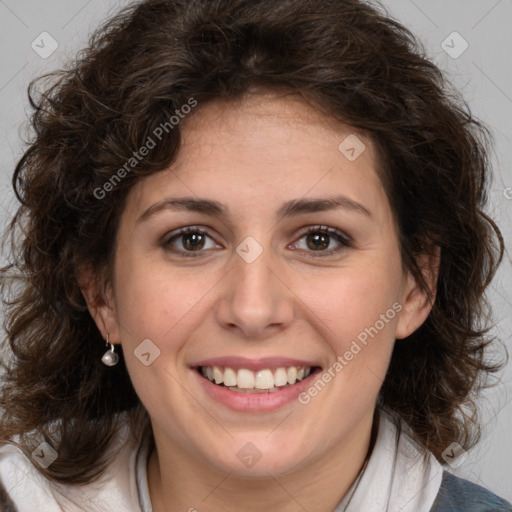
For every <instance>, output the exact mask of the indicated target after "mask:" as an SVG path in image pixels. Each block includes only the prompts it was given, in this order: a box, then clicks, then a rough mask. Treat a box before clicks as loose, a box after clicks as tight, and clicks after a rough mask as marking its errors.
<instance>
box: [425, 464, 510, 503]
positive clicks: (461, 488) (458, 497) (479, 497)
mask: <svg viewBox="0 0 512 512" xmlns="http://www.w3.org/2000/svg"><path fill="white" fill-rule="evenodd" d="M511 511H512V505H511V504H510V503H508V502H507V501H505V500H504V499H502V498H500V497H499V496H496V494H494V493H492V492H491V491H488V490H487V489H484V488H483V487H480V486H479V485H476V484H474V483H472V482H470V481H468V480H464V479H463V478H459V477H457V476H455V475H452V474H451V473H448V472H447V471H445V472H444V473H443V480H442V482H441V487H440V489H439V493H438V495H437V498H436V501H435V502H434V505H433V507H432V509H431V512H511Z"/></svg>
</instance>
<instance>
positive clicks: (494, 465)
mask: <svg viewBox="0 0 512 512" xmlns="http://www.w3.org/2000/svg"><path fill="white" fill-rule="evenodd" d="M125 3H126V2H123V1H120V0H117V1H115V0H107V1H100V0H89V1H87V0H66V1H64V0H45V1H28V0H0V49H1V50H0V52H1V53H0V222H1V223H2V224H1V225H5V223H6V222H7V219H8V218H9V217H10V215H11V214H12V212H13V211H14V209H15V207H16V201H15V199H14V195H13V192H12V189H11V185H10V179H11V175H12V171H13V168H14V165H15V162H16V161H17V160H18V158H19V157H20V156H21V152H22V148H23V146H22V143H21V140H22V139H23V138H25V137H26V134H27V124H26V113H27V112H28V108H27V105H28V103H27V98H26V87H27V85H28V83H29V81H30V80H31V79H32V78H34V77H35V76H38V75H41V74H42V73H44V72H47V71H51V70H55V69H57V68H58V67H59V66H61V64H62V63H63V62H65V61H66V60H67V59H69V58H72V57H73V55H74V53H75V52H76V51H77V50H78V49H79V48H80V47H82V46H84V45H85V44H86V41H87V37H88V34H89V33H90V32H91V31H92V30H93V29H94V27H95V26H97V24H98V23H99V22H100V21H101V20H102V19H104V18H105V16H107V15H108V14H109V13H113V12H115V10H116V9H117V8H118V7H120V6H122V5H125ZM383 4H384V5H385V6H386V7H387V8H388V9H389V11H390V12H391V14H392V15H393V16H395V17H396V18H397V19H399V20H400V21H401V22H402V23H403V24H405V25H406V26H407V27H409V28H410V29H411V30H412V31H413V32H414V33H415V34H416V35H417V36H419V38H420V39H421V40H422V41H423V42H424V44H425V46H426V49H427V53H428V54H429V55H430V56H431V58H432V59H433V60H434V62H435V63H436V64H437V65H438V66H440V67H441V68H442V69H443V70H444V71H445V72H446V73H447V76H448V77H449V79H450V80H451V81H452V83H453V84H454V85H455V86H456V87H457V88H458V89H459V90H461V91H462V93H463V95H464V97H465V98H466V99H467V100H468V101H469V103H470V105H471V108H472V111H473V113H474V114H475V115H476V116H477V117H479V118H480V119H481V120H483V121H484V122H485V123H486V124H487V125H488V126H490V128H491V130H492V132H493V135H494V137H495V141H496V145H495V153H494V155H493V165H494V172H495V177H494V182H493V185H492V192H491V195H490V200H491V204H490V207H489V213H490V214H491V215H492V216H494V217H495V218H496V219H497V222H498V224H499V226H500V228H501V230H502V232H503V235H504V237H505V242H506V244H507V248H508V249H510V247H511V239H512V222H511V218H512V165H511V164H512V151H511V149H512V148H511V142H512V122H511V118H512V58H511V52H512V30H511V29H510V25H511V23H512V0H428V1H427V0H383ZM43 32H47V33H49V34H50V35H51V36H52V37H53V38H54V39H55V41H56V42H57V44H58V47H57V49H56V50H55V52H54V53H52V54H51V55H50V56H48V57H47V58H42V57H41V56H40V55H39V54H38V53H36V51H34V49H32V47H31V45H32V43H33V41H35V43H34V44H39V48H40V49H39V51H40V52H41V51H43V50H49V49H50V48H51V46H50V40H49V39H48V38H47V36H40V34H41V33H43ZM453 32H458V33H459V34H460V35H461V36H462V38H463V39H460V38H459V36H457V35H453ZM42 38H43V42H41V39H42ZM443 41H445V43H444V44H443ZM464 41H466V42H467V44H468V48H467V50H466V51H465V52H464V53H462V54H461V55H460V56H458V55H457V54H458V53H460V52H461V50H462V49H463V48H464V46H465V43H464ZM443 46H444V48H446V50H447V51H448V52H450V53H451V54H452V55H451V56H450V55H449V54H448V53H447V52H446V51H445V50H444V49H443ZM43 47H44V48H43ZM450 47H451V48H450ZM454 57H457V58H454ZM509 187H510V188H509ZM510 257H511V254H510V251H509V250H508V251H507V254H506V256H505V260H504V262H503V264H502V266H501V270H500V271H499V273H498V275H497V277H496V279H495V280H494V282H493V284H492V285H491V290H490V298H491V301H492V304H493V307H494V310H495V323H496V327H495V328H494V330H493V332H494V333H495V334H496V335H497V336H499V337H500V338H501V339H502V340H503V341H504V343H505V344H506V345H507V347H508V348H509V349H510V346H511V341H512V340H511V338H512V337H511V333H512V314H511V313H512V261H511V259H510ZM511 381H512V361H511V362H510V364H509V365H508V367H507V368H506V370H505V371H504V372H502V373H501V374H500V375H499V382H498V383H497V384H496V386H494V387H493V388H492V389H490V390H488V391H487V392H486V395H485V396H484V397H482V399H481V410H482V418H483V425H484V429H483V437H482V440H481V442H480V443H479V444H478V445H477V446H476V447H475V448H474V449H472V450H471V451H470V452H469V453H468V456H467V458H466V459H465V460H464V462H463V463H462V464H460V466H459V467H458V468H456V469H454V470H453V471H454V472H455V473H456V474H458V475H461V476H464V477H466V478H468V479H470V480H472V481H474V482H476V483H480V484H481V485H484V486H486V487H488V488H490V489H491V490H493V491H494V492H497V493H498V494H500V495H502V496H503V497H505V498H507V499H508V500H512V478H511V473H512V471H511V470H512V464H511V462H510V459H511V456H512V443H511V441H510V439H511V436H510V429H511V428H512V404H511V403H510V402H511V401H512V393H511V391H512V384H511ZM461 460H462V457H460V458H458V459H457V460H456V463H459V462H460V461H461Z"/></svg>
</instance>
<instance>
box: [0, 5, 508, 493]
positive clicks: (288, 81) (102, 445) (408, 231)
mask: <svg viewBox="0 0 512 512" xmlns="http://www.w3.org/2000/svg"><path fill="white" fill-rule="evenodd" d="M41 80H42V81H43V84H41ZM45 81H49V82H48V83H46V82H45ZM36 85H38V86H39V88H38V89H36ZM37 91H39V92H37ZM252 91H273V92H281V93H285V94H294V95H300V97H301V98H302V99H303V100H305V101H306V102H308V103H309V104H310V105H314V106H315V107H316V108H317V109H319V111H320V112H323V113H324V114H325V116H330V117H331V118H334V119H337V120H340V121H342V122H344V123H346V124H349V125H351V126H353V127H356V128H357V129H360V130H361V131H363V132H364V133H367V134H368V136H369V138H370V140H371V141H372V142H373V143H374V144H375V147H376V148H377V150H378V154H379V164H380V168H379V172H380V175H381V179H382V182H383V184H384V186H385V189H386V193H387V196H388V198H389V201H390V204H391V207H392V210H393V213H394V215H395V219H396V224H397V230H398V236H399V243H400V249H401V254H402V259H403V264H404V268H405V269H407V270H408V271H410V272H411V273H412V274H413V275H414V277H416V278H417V279H418V280H419V281H420V282H421V283H422V286H423V288H424V289H425V290H426V291H429V290H428V286H427V284H426V282H425V281H424V280H423V274H422V269H421V268H419V265H418V260H417V257H418V256H419V255H420V254H423V253H425V252H428V251H430V250H431V249H432V248H433V247H436V246H437V247H439V248H440V249H441V261H440V268H439V276H438V284H437V291H436V296H435V301H434V304H433V308H432V310H431V313H430V315H429V317H428V318H427V320H426V321H425V322H424V324H423V325H422V326H421V327H420V328H419V329H418V330H417V331H416V332H414V333H413V334H412V335H410V336H409V337H408V338H407V339H405V340H397V342H396V343H395V347H394V352H393V356H392V360H391V364H390V367H389V371H388V374H387V376H386V380H385V382H384V384H383V386H382V389H381V393H380V397H379V404H380V406H381V407H384V408H386V409H387V410H389V411H391V412H392V413H393V414H395V415H396V416H397V417H399V418H401V419H402V420H403V421H405V422H406V423H407V424H408V425H409V426H410V427H411V429H412V431H413V432H414V435H415V436H416V438H417V440H418V441H419V443H420V444H421V445H422V446H423V447H424V448H425V449H426V450H430V451H431V452H432V453H433V454H434V455H435V456H436V457H437V458H438V459H440V460H441V453H442V451H443V450H444V449H445V448H446V447H447V446H448V445H449V444H450V443H451V442H452V441H454V440H456V441H458V442H459V443H460V444H461V445H462V446H463V447H465V448H466V449H467V448H468V447H470V446H472V444H474V442H476V440H477V438H478V421H477V411H476V407H475V404H474V397H475V392H476V391H477V390H478V389H480V388H481V386H482V385H483V384H484V382H485V381H486V379H485V377H486V376H487V375H488V374H489V372H491V371H494V370H496V368H497V367H496V366H492V365H491V364H490V363H489V361H487V357H485V355H486V352H485V349H486V347H487V346H488V345H489V344H490V343H491V342H493V341H495V340H493V339H492V338H491V337H490V336H489V328H488V326H487V324H488V323H489V319H490V311H489V305H488V303H487V301H486V299H485V293H484V292H485V289H486V287H487V285H488V284H489V283H490V281H491V279H492V277H493V275H494V273H495V271H496V268H497V266H498V265H499V263H500V261H501V259H502V256H503V251H504V245H503V239H502V236H501V234H500V231H499V229H498V227H497V226H496V224H495V223H494V222H493V220H492V219H491V218H489V217H488V216H487V215H486V214H485V213H484V211H483V210H484V208H485V205H486V201H487V197H486V193H487V192H486V191H487V186H488V179H489V158H488V152H489V147H490V143H491V142H492V137H491V136H490V134H489V130H488V129H487V128H486V127H485V126H484V125H483V124H482V123H481V122H480V121H478V120H477V119H475V118H474V117H473V116H472V114H471V111H470V109H469V108H468V106H467V104H466V103H465V101H464V100H463V99H461V98H460V97H459V95H458V93H456V92H455V91H454V90H453V88H452V87H451V86H450V85H449V84H448V83H447V82H446V80H445V78H444V77H443V75H442V73H441V72H440V70H439V69H438V68H437V67H436V66H435V65H434V64H433V63H432V62H430V61H429V60H428V58H427V57H426V56H425V51H424V49H423V48H422V46H421V44H420V43H418V41H417V40H416V39H415V37H414V36H413V35H412V34H411V33H410V31H408V30H407V29H406V28H404V27H403V26H402V25H401V24H400V23H398V22H397V21H395V20H394V19H392V17H391V16H390V15H389V14H388V13H387V12H385V10H381V8H380V7H379V6H378V5H371V4H370V3H368V2H364V1H362V0H281V1H279V2H276V1H275V0H146V1H144V2H141V3H138V4H134V5H130V6H128V7H127V8H125V9H124V10H123V11H121V13H120V14H118V15H117V16H115V17H114V18H112V19H111V20H109V21H107V22H106V23H105V24H104V26H103V27H101V28H100V29H99V30H98V31H97V32H96V33H95V34H94V35H93V36H92V37H91V40H90V43H89V46H88V48H86V49H85V50H83V51H82V52H81V53H80V54H79V55H78V57H77V59H76V60H75V61H74V62H73V63H72V64H70V65H69V67H68V68H67V69H65V70H63V71H60V72H56V73H53V74H50V75H46V76H45V77H41V79H39V81H34V82H33V83H31V84H30V86H29V99H30V104H31V106H32V107H33V109H34V111H33V115H32V119H31V122H32V126H33V129H34V132H35V134H34V137H33V140H31V141H30V145H29V147H28V149H27V150H26V152H25V154H24V155H23V157H22V158H21V160H20V161H19V163H18V164H17V167H16V169H15V172H14V177H13V186H14V190H15V193H16V196H17V197H18V199H19V201H20V202H21V206H20V207H19V209H18V211H17V213H16V215H15V217H14V219H13V220H12V222H11V224H10V225H9V227H8V230H7V234H8V235H9V237H8V239H7V242H8V244H9V248H10V260H9V261H10V264H9V265H7V266H5V267H4V268H3V273H4V276H3V280H2V291H3V294H4V300H5V302H6V308H7V313H6V320H5V329H6V333H7V337H6V339H5V340H4V344H5V345H6V346H5V350H6V355H5V360H4V363H3V365H4V367H5V374H4V375H3V376H2V384H1V390H0V407H1V408H2V409H3V415H2V418H1V422H0V442H14V439H15V438H16V436H20V437H19V438H18V443H19V445H20V447H21V448H22V449H23V450H24V452H25V453H27V454H30V452H31V451H32V450H33V449H34V447H35V446H37V444H38V443H39V442H40V440H41V437H42V438H44V439H46V440H49V442H51V443H52V444H53V445H54V447H55V448H56V449H57V451H58V453H59V457H58V459H57V460H56V461H55V462H54V463H53V464H52V465H51V466H50V467H48V468H47V469H42V468H40V467H38V466H36V467H37V469H38V470H39V471H41V473H42V474H44V475H45V476H47V477H49V478H51V479H54V480H56V481H60V482H68V483H72V482H74V483H81V482H87V481H91V480H94V479H95V478H97V477H99V476H100V475H101V473H102V471H103V470H104V468H105V465H106V463H107V462H108V461H107V460H105V459H104V453H105V451H106V448H107V447H108V446H110V444H111V441H112V440H113V438H114V436H115V435H116V433H117V432H118V428H120V425H121V418H125V416H128V418H129V420H130V428H131V431H132V433H133V435H134V436H135V437H136V438H140V437H141V436H143V435H146V434H147V433H148V432H150V430H151V429H150V423H149V420H148V415H147V412H146V411H145V409H144V407H143V406H142V404H141V402H140V400H139V398H138V396H137V395H136V393H135V390H134V389H133V386H132V384H131V382H130V378H129V376H128V372H127V370H126V366H125V364H124V360H123V357H122V353H121V361H120V364H119V365H118V366H116V367H113V368H107V367H105V366H104V365H103V364H101V362H100V359H101V355H102V353H103V352H104V350H105V342H104V340H103V339H102V336H101V334H100V332H99V331H98V329H97V327H96V325H95V323H94V321H93V320H92V318H91V316H90V314H89V311H88V308H87V305H86V303H85V300H84V297H83V295H82V292H81V289H80V285H79V282H78V275H79V269H81V268H84V266H88V267H90V268H92V269H94V270H95V271H96V272H97V275H98V276H101V277H100V278H99V279H100V281H101V282H100V283H99V284H100V288H101V289H103V290H105V286H106V284H107V283H108V282H109V280H110V278H111V275H112V257H113V254H114V249H115V240H116V230H117V225H118V220H119V216H120V214H121V212H122V211H123V208H124V203H125V198H126V195H127V193H128V191H129V190H130V188H131V187H132V186H133V185H134V184H135V183H136V182H137V181H138V180H140V179H142V178H143V177H145V176H148V175H150V174H152V173H156V172H159V171H161V170H163V169H165V168H167V167H168V166H169V165H170V164H171V163H172V162H173V160H174V159H175V157H176V154H177V152H178V150H179V147H180V126H179V125H176V126H175V127H174V129H172V130H171V129H169V130H167V131H166V133H164V134H163V138H164V141H165V143H161V144H158V145H156V147H155V148H153V149H152V150H151V152H150V153H149V154H148V155H147V156H146V157H145V158H144V159H143V160H142V161H140V162H138V163H137V165H136V166H134V167H133V169H131V171H130V172H129V173H127V175H126V176H124V177H123V179H122V180H118V183H117V182H116V186H115V187H111V189H110V188H109V190H108V197H106V198H105V199H99V198H98V190H105V189H102V187H104V184H105V183H106V182H108V181H109V180H111V179H112V176H114V174H116V172H118V171H119V169H120V168H121V167H122V166H123V164H124V163H125V162H127V161H128V160H129V159H130V158H132V157H133V152H134V151H136V150H137V149H138V148H140V147H141V146H142V145H144V143H145V141H146V140H147V138H148V136H150V135H151V134H152V133H154V130H155V129H156V128H157V127H158V126H160V125H161V124H162V123H165V122H166V121H168V119H169V118H170V117H171V116H172V115H175V113H176V110H177V109H179V108H180V106H182V105H184V104H186V103H187V102H188V101H189V100H190V98H194V99H195V100H196V101H197V102H198V104H199V105H204V104H206V103H207V102H209V101H211V100H215V99H221V100H225V101H231V100H235V99H240V98H242V97H243V96H244V95H246V94H248V93H249V92H252ZM191 115H193V113H192V114H191ZM430 297H433V294H431V295H430ZM97 300H98V301H101V300H102V297H101V294H100V296H98V297H97ZM7 345H9V346H10V348H9V347H8V346H7ZM120 413H126V414H120Z"/></svg>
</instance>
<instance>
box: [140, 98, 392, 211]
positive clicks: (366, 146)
mask: <svg viewBox="0 0 512 512" xmlns="http://www.w3.org/2000/svg"><path fill="white" fill-rule="evenodd" d="M180 129H181V131H182V144H181V147H180V150H179V152H178V155H177V158H176V160H175V162H174V163H173V164H172V166H171V167H170V169H169V170H167V171H163V172H161V173H157V174H156V175H152V176H149V177H147V178H144V179H143V180H141V181H140V182H138V183H137V184H136V185H135V186H134V187H133V189H132V190H131V191H130V196H131V197H130V201H131V202H132V204H134V205H135V206H136V208H137V209H142V208H144V207H145V206H147V205H148V203H151V202H152V201H158V200H160V199H161V198H162V197H163V195H165V194H172V195H185V194H186V195H187V196H194V195H196V196H201V197H206V196H210V197H211V196H212V194H213V195H215V196H216V197H215V198H216V199H217V200H219V201H222V202H224V203H233V204H234V203H239V204H244V205H245V206H246V207H247V208H249V207H250V206H251V203H261V200H262V198H264V199H265V204H266V205H268V206H269V207H270V206H271V205H272V203H274V202H275V203H276V204H277V202H279V203H282V202H283V201H284V200H286V199H288V200H294V199H297V198H300V197H304V196H307V195H312V196H315V197H317V196H322V195H327V194H331V195H332V193H333V191H337V192H343V193H346V194H347V195H350V196H353V197H354V199H355V198H358V199H359V200H362V201H364V200H366V201H367V202H369V203H370V204H372V203H373V204H374V206H378V203H379V202H382V201H383V200H385V197H384V196H383V190H382V185H381V182H380V179H379V177H378V174H377V171H376V167H377V165H378V162H377V159H376V154H375V150H374V147H373V144H372V142H371V140H370V139H369V138H368V137H366V136H365V135H363V134H361V133H360V132H356V131H355V130H354V129H353V128H351V127H350V126H348V125H345V124H342V123H341V122H337V121H335V120H334V119H332V118H330V117H328V116H325V115H323V114H321V113H320V112H319V111H318V109H315V108H314V107H312V106H310V105H308V104H307V103H306V102H305V101H303V100H301V99H299V98H297V97H291V96H286V97H279V96H276V95H270V94H268V95H266V94H258V95H253V96H248V97H244V98H243V99H242V100H239V101H236V102H234V101H230V102H221V101H213V102H209V103H207V104H206V105H199V106H198V107H197V108H196V110H195V112H194V114H193V115H191V116H189V117H188V118H186V119H185V120H183V121H182V122H181V123H180ZM354 156H355V158H354ZM284 196H286V197H284ZM253 206H255V205H253ZM261 209H262V205H261V204H258V211H259V212H261ZM254 211H256V210H254Z"/></svg>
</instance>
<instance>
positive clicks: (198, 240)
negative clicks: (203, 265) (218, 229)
mask: <svg viewBox="0 0 512 512" xmlns="http://www.w3.org/2000/svg"><path fill="white" fill-rule="evenodd" d="M162 247H163V248H164V249H165V250H167V251H169V252H172V253H176V254H178V255H180V256H200V255H201V253H203V252H204V253H206V251H207V250H208V249H217V248H221V247H220V246H219V245H218V244H216V243H215V241H214V240H213V239H212V237H211V236H210V235H209V234H208V233H207V232H206V231H204V230H202V229H199V228H194V227H187V228H183V229H180V230H178V231H175V232H174V233H171V235H170V236H168V237H166V238H165V239H164V240H163V241H162ZM194 253H196V254H194Z"/></svg>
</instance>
